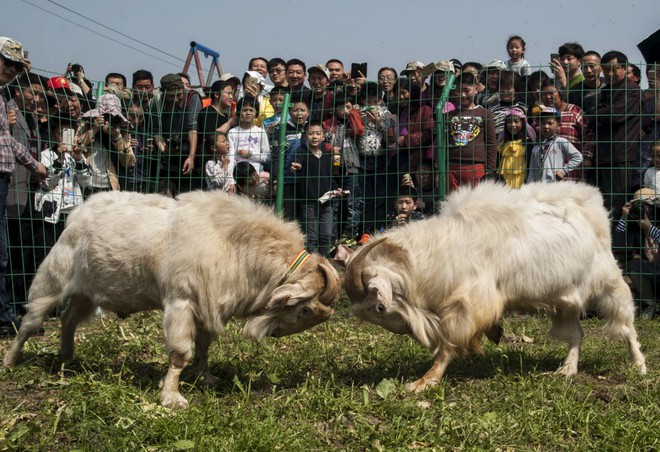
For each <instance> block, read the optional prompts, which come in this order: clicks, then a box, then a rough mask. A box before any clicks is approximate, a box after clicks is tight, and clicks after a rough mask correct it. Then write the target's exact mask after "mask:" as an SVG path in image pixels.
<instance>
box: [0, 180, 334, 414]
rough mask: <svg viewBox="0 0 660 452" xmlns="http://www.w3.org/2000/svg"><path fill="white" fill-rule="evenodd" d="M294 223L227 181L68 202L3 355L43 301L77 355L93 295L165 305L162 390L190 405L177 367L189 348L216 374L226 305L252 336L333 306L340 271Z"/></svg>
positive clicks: (120, 304) (286, 330)
mask: <svg viewBox="0 0 660 452" xmlns="http://www.w3.org/2000/svg"><path fill="white" fill-rule="evenodd" d="M303 245H304V240H303V235H302V233H301V232H300V230H299V228H298V226H297V225H295V224H294V223H286V222H283V221H282V220H280V219H279V218H277V217H276V216H275V214H274V213H273V212H272V211H270V210H269V209H267V208H266V207H263V206H258V205H257V204H254V203H253V202H251V201H249V200H247V199H246V198H242V197H238V196H231V195H227V194H224V193H223V192H220V191H216V192H192V193H187V194H183V195H181V196H180V198H179V200H178V201H174V200H171V199H168V198H165V197H161V196H158V195H140V194H132V193H120V192H111V193H102V194H97V195H94V196H92V197H91V198H90V199H89V201H87V202H86V203H85V204H83V205H82V206H81V207H80V208H78V209H77V210H75V211H74V213H73V214H72V215H71V216H70V218H69V219H68V222H67V227H66V229H65V230H64V233H63V234H62V236H61V238H60V240H59V241H58V242H57V244H56V245H55V246H54V247H53V249H52V250H51V252H50V253H49V254H48V256H47V257H46V259H45V261H44V262H43V264H42V265H41V266H40V267H39V270H38V272H37V275H36V277H35V279H34V282H33V284H32V287H31V288H30V291H29V295H28V300H29V303H28V309H29V312H28V314H27V315H26V316H25V318H24V319H23V323H22V325H21V328H20V330H19V332H18V336H17V337H16V339H15V340H14V342H13V344H12V345H11V348H10V350H9V351H8V352H7V354H6V355H5V358H4V365H5V366H11V365H13V364H15V363H16V361H17V359H18V355H19V352H20V350H21V348H22V347H23V345H24V343H25V341H26V340H27V338H28V337H29V336H30V335H31V333H33V332H34V331H35V330H37V329H38V328H39V326H40V325H41V324H42V323H43V321H44V319H45V318H46V316H47V315H48V313H49V312H50V311H52V310H53V308H55V307H56V306H57V305H61V304H63V303H64V302H65V300H67V299H68V300H69V304H68V307H67V309H66V310H65V311H64V313H63V314H62V337H61V354H62V357H63V358H64V359H65V360H68V359H71V357H72V356H73V342H74V333H75V330H76V327H77V325H78V324H79V323H80V322H81V321H82V320H84V319H85V318H87V317H89V316H90V315H91V314H93V313H94V311H95V310H96V308H97V307H101V308H103V309H105V310H108V311H115V312H122V313H132V312H137V311H144V310H151V309H162V310H163V311H164V315H163V329H164V333H165V342H166V345H167V348H168V351H169V370H168V372H167V376H166V377H165V381H164V384H163V387H162V390H161V393H160V397H161V401H162V404H163V405H164V406H166V407H176V408H185V407H187V406H188V402H187V401H186V399H185V398H184V397H183V396H182V395H181V394H180V393H179V389H178V386H179V375H180V373H181V371H182V370H183V368H184V367H185V365H186V363H187V362H188V360H189V359H190V357H191V355H192V352H193V344H195V348H196V350H195V367H196V371H197V372H198V374H199V375H200V376H201V377H202V380H206V381H209V382H210V381H212V380H213V379H214V378H213V377H211V375H210V374H209V370H208V348H209V345H210V343H211V342H212V341H213V340H214V339H215V338H216V337H217V336H218V334H219V333H220V332H222V331H223V328H224V325H225V323H226V322H227V321H228V320H229V319H230V318H232V317H241V318H245V319H247V321H246V323H245V327H244V330H243V333H244V334H245V335H246V336H248V337H252V338H256V339H259V338H263V337H265V336H284V335H288V334H293V333H297V332H299V331H303V330H305V329H307V328H310V327H312V326H314V325H316V324H318V323H320V322H323V321H325V320H327V319H328V318H330V316H331V315H332V313H333V307H334V304H335V302H336V300H337V298H338V297H339V293H340V290H341V288H340V279H339V275H338V273H337V271H336V270H335V269H334V268H333V267H332V265H331V264H330V263H329V262H328V261H327V260H326V259H325V258H323V257H321V256H318V255H308V254H307V253H306V252H305V251H304V249H303Z"/></svg>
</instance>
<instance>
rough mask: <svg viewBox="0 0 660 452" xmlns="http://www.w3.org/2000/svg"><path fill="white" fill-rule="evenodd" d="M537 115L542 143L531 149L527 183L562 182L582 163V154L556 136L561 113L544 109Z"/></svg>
mask: <svg viewBox="0 0 660 452" xmlns="http://www.w3.org/2000/svg"><path fill="white" fill-rule="evenodd" d="M539 114H540V116H541V127H540V129H541V130H540V133H541V140H542V141H541V143H539V144H537V145H536V146H534V149H532V156H531V159H530V162H529V174H528V176H527V181H528V182H540V181H545V182H554V181H560V180H563V179H565V178H566V177H567V176H568V173H569V172H570V171H571V170H574V169H576V168H579V166H580V164H581V163H582V154H580V151H578V150H577V148H576V147H575V146H573V145H572V144H571V142H570V141H568V140H567V139H566V138H564V137H560V136H558V135H557V131H558V130H559V124H560V122H561V112H559V111H558V110H557V109H555V108H546V109H545V110H542V111H541V112H540V113H539Z"/></svg>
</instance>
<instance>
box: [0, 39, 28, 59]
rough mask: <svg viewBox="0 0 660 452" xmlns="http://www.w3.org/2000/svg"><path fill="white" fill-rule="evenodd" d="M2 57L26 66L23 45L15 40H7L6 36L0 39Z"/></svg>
mask: <svg viewBox="0 0 660 452" xmlns="http://www.w3.org/2000/svg"><path fill="white" fill-rule="evenodd" d="M0 55H2V56H3V57H5V58H6V59H8V60H9V61H14V62H16V63H21V64H23V66H25V63H24V62H23V59H24V58H25V54H24V53H23V45H22V44H21V43H20V42H18V41H16V40H15V39H12V38H7V37H6V36H1V37H0Z"/></svg>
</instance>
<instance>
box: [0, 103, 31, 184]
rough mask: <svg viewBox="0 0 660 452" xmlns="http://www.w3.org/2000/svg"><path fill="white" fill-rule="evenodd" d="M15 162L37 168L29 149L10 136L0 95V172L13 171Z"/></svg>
mask: <svg viewBox="0 0 660 452" xmlns="http://www.w3.org/2000/svg"><path fill="white" fill-rule="evenodd" d="M16 162H18V163H20V164H21V165H23V166H25V167H26V168H28V169H29V170H31V171H33V172H36V171H37V170H38V169H39V162H37V161H36V160H35V159H34V157H32V155H31V154H30V151H29V150H28V149H26V148H25V146H23V145H22V144H21V143H19V142H18V141H16V140H15V139H14V137H12V136H11V133H10V131H9V122H8V120H7V103H6V102H5V98H4V97H3V96H2V95H0V173H7V174H11V173H13V172H14V168H16Z"/></svg>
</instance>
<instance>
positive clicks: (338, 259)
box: [333, 245, 355, 268]
mask: <svg viewBox="0 0 660 452" xmlns="http://www.w3.org/2000/svg"><path fill="white" fill-rule="evenodd" d="M354 254H355V251H353V250H352V249H350V248H349V247H347V246H344V245H339V246H338V247H337V252H336V253H335V258H334V259H333V261H334V262H335V263H337V264H338V265H341V266H342V267H344V268H346V266H347V265H348V263H349V262H350V261H351V259H352V258H353V255H354Z"/></svg>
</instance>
